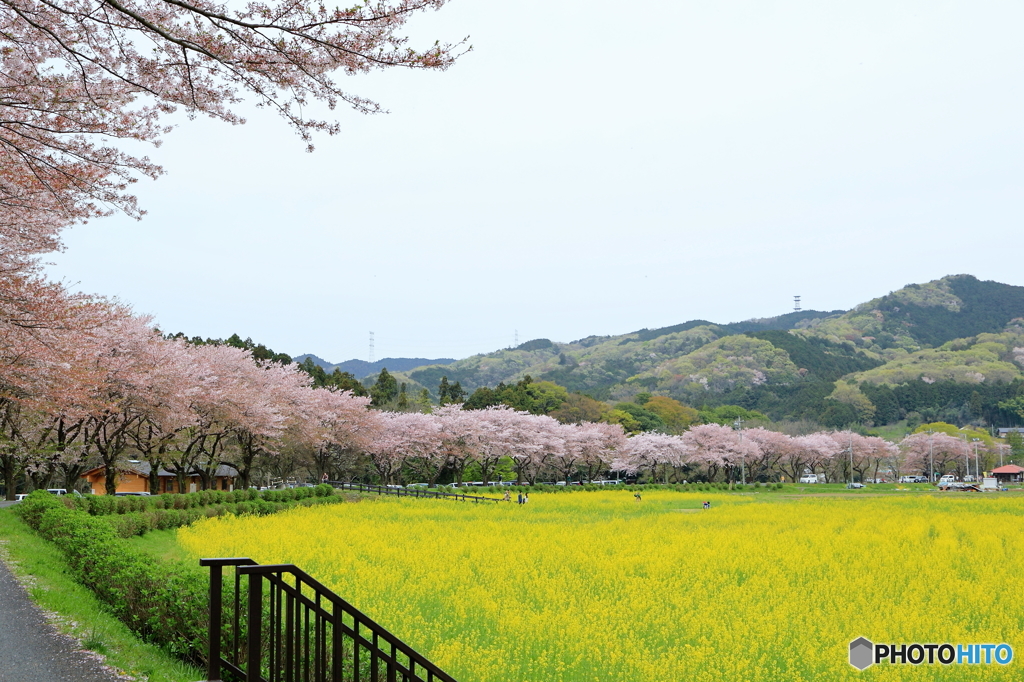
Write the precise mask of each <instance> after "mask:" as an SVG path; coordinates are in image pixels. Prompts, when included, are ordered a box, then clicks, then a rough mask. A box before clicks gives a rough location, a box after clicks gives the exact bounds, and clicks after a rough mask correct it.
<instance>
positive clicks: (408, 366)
mask: <svg viewBox="0 0 1024 682" xmlns="http://www.w3.org/2000/svg"><path fill="white" fill-rule="evenodd" d="M306 358H310V359H311V360H312V361H313V363H314V364H316V365H319V366H320V367H322V368H323V369H324V371H325V372H327V373H328V374H330V373H331V372H333V371H334V370H335V369H338V370H341V371H342V372H348V373H349V374H352V375H353V376H355V377H356V378H358V379H363V378H365V377H368V376H372V375H375V374H379V373H380V370H381V369H382V368H384V367H386V368H387V370H388V371H389V372H408V371H410V370H413V369H416V368H417V367H422V366H424V365H440V366H444V365H449V364H451V363H453V362H455V360H454V359H453V358H434V359H430V358H384V359H383V360H377V361H376V362H367V361H365V360H346V361H345V362H342V363H338V364H333V363H331V362H328V361H327V360H324V359H323V358H320V357H317V356H316V355H313V354H311V353H306V354H304V355H297V356H295V358H293V360H294V361H295V362H305V360H306Z"/></svg>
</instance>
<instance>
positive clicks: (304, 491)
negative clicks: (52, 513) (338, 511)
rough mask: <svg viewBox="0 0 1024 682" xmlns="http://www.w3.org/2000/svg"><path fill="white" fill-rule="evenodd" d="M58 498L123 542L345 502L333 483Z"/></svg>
mask: <svg viewBox="0 0 1024 682" xmlns="http://www.w3.org/2000/svg"><path fill="white" fill-rule="evenodd" d="M51 497H52V496H51ZM58 499H60V501H61V502H62V503H63V504H64V505H65V506H66V507H68V508H69V509H76V510H78V511H83V512H87V513H88V514H89V515H91V516H98V517H103V519H104V521H106V522H107V523H109V524H110V525H111V527H113V528H114V531H115V532H116V533H117V534H118V535H119V536H121V537H122V538H130V537H132V536H133V535H143V534H144V533H146V532H148V531H151V530H165V529H168V528H179V527H181V526H187V525H189V524H191V523H194V522H196V521H198V520H200V519H205V518H209V517H212V516H224V515H225V514H235V515H237V516H242V515H253V516H267V515H269V514H276V513H277V512H280V511H284V510H285V509H291V508H292V507H296V506H300V505H301V506H312V505H316V504H332V503H335V502H341V501H343V500H342V498H341V497H338V496H337V495H335V491H334V489H333V488H331V486H329V485H318V486H316V487H315V488H291V489H287V490H264V491H262V492H258V491H256V490H239V491H235V492H228V491H226V490H204V491H201V492H196V493H187V494H185V495H175V494H169V495H152V496H147V495H139V496H128V497H112V496H110V495H83V496H81V497H77V496H62V497H60V498H58Z"/></svg>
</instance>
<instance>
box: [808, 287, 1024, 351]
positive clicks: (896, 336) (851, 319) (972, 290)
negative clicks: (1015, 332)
mask: <svg viewBox="0 0 1024 682" xmlns="http://www.w3.org/2000/svg"><path fill="white" fill-rule="evenodd" d="M1019 317H1024V287H1018V286H1012V285H1010V284H1002V283H1000V282H991V281H982V280H979V279H978V278H977V277H974V276H972V275H950V276H948V277H943V278H942V279H937V280H935V281H932V282H928V283H927V284H908V285H907V286H905V287H903V288H902V289H900V290H899V291H894V292H891V293H889V294H888V295H886V296H882V297H881V298H876V299H873V300H871V301H868V302H867V303H862V304H861V305H859V306H857V307H856V308H854V309H853V310H851V311H849V312H848V313H845V314H843V315H841V316H839V317H835V318H831V319H827V320H823V321H822V322H820V323H818V324H815V325H812V326H811V327H810V328H808V330H807V332H806V333H807V334H809V335H814V336H820V337H822V338H827V339H829V340H832V341H835V342H849V343H852V344H853V345H855V346H856V347H858V348H860V349H862V350H864V351H866V352H868V353H877V354H878V355H879V356H880V357H883V358H895V357H896V356H897V355H899V354H901V353H902V351H909V352H914V351H918V350H922V349H924V348H934V347H937V346H941V345H942V344H944V343H946V342H947V341H952V340H954V339H961V338H966V337H968V336H974V335H976V334H986V333H989V334H995V333H999V332H1002V331H1003V330H1004V329H1005V328H1006V326H1007V325H1008V324H1009V323H1010V321H1011V320H1013V319H1015V318H1019Z"/></svg>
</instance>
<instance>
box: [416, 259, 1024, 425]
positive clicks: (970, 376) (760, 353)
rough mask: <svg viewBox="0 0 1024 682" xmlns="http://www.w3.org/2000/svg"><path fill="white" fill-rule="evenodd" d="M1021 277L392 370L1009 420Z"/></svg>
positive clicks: (747, 403)
mask: <svg viewBox="0 0 1024 682" xmlns="http://www.w3.org/2000/svg"><path fill="white" fill-rule="evenodd" d="M1022 369H1024V287H1017V286H1011V285H1007V284H1001V283H998V282H986V281H980V280H978V279H977V278H975V277H973V276H970V275H955V276H949V277H944V278H942V279H939V280H935V281H933V282H928V283H926V284H910V285H908V286H906V287H904V288H903V289H900V290H899V291H895V292H891V293H889V294H887V295H885V296H882V297H880V298H876V299H873V300H871V301H868V302H867V303H864V304H861V305H859V306H857V307H856V308H854V309H853V310H850V311H848V312H843V311H832V312H818V311H804V312H796V313H788V314H786V315H781V316H779V317H775V318H767V319H762V320H748V321H746V322H740V323H733V324H725V325H723V324H715V323H713V322H709V321H707V320H692V321H690V322H685V323H682V324H678V325H673V326H670V327H664V328H660V329H642V330H639V331H636V332H633V333H630V334H623V335H621V336H593V337H587V338H584V339H580V340H578V341H574V342H571V343H557V342H553V341H551V340H548V339H535V340H532V341H528V342H526V343H524V344H522V345H520V346H519V347H517V348H513V349H505V350H501V351H496V352H494V353H488V354H485V355H476V356H473V357H470V358H466V359H464V360H459V361H457V362H454V363H451V364H448V365H445V366H438V365H434V366H426V367H418V368H416V369H414V370H412V371H410V372H407V373H398V374H397V375H396V376H397V378H398V380H399V381H405V382H408V383H409V385H410V387H411V388H416V389H419V388H420V387H426V388H427V389H428V390H429V391H430V392H431V393H432V394H434V395H435V396H436V392H437V387H438V385H439V384H440V382H441V380H442V378H444V377H446V378H447V380H448V381H449V382H451V383H454V382H459V383H460V385H461V386H462V388H464V389H466V390H467V391H468V392H473V391H474V390H476V389H478V388H481V387H497V386H498V385H499V384H501V385H508V386H511V385H513V384H516V382H519V381H520V380H521V379H523V377H526V376H531V377H532V378H533V379H534V380H536V381H544V382H551V383H552V384H557V385H559V386H561V387H564V388H565V389H567V391H568V392H569V393H578V394H585V395H587V396H589V397H591V398H594V399H597V400H599V401H609V402H615V401H619V402H620V403H622V401H626V402H631V401H633V399H634V398H635V397H637V396H641V397H642V398H643V399H646V396H647V395H648V394H653V395H655V396H657V395H662V396H667V397H671V398H673V399H675V400H678V401H679V402H681V403H683V404H684V405H690V406H693V407H695V408H704V409H712V408H715V407H716V406H722V405H737V406H741V407H743V408H745V409H748V410H756V411H758V412H761V413H764V414H765V415H768V416H769V417H770V418H771V419H773V420H809V421H813V422H816V423H820V424H824V425H826V426H836V427H839V426H846V425H849V424H855V423H860V424H888V423H894V422H897V421H899V420H903V419H908V420H909V421H910V422H914V421H916V420H921V419H924V420H925V421H938V420H945V421H950V422H958V423H968V422H975V423H982V422H984V423H987V424H991V425H1009V424H1016V423H1018V422H1019V421H1020V415H1018V414H1017V413H1016V412H1014V411H1013V410H1007V409H1004V408H1000V407H999V403H1001V402H1005V401H1007V400H1010V399H1012V398H1015V397H1016V396H1019V395H1024V375H1022Z"/></svg>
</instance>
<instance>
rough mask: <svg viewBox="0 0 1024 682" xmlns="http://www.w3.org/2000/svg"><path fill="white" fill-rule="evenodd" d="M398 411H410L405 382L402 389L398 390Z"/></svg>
mask: <svg viewBox="0 0 1024 682" xmlns="http://www.w3.org/2000/svg"><path fill="white" fill-rule="evenodd" d="M398 409H400V410H407V409H409V396H407V395H406V393H405V382H404V381H403V382H402V387H401V388H399V389H398Z"/></svg>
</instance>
